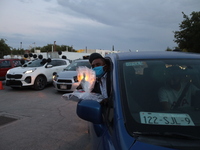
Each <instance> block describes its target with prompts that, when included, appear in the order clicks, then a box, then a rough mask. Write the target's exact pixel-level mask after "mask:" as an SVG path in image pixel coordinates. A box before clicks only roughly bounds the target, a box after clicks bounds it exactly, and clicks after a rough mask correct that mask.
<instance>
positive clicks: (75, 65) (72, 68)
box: [64, 61, 91, 71]
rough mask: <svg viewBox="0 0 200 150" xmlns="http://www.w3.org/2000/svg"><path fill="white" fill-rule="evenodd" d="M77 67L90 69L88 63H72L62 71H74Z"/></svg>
mask: <svg viewBox="0 0 200 150" xmlns="http://www.w3.org/2000/svg"><path fill="white" fill-rule="evenodd" d="M79 66H86V67H88V68H91V65H90V63H89V61H73V62H72V63H71V64H69V65H68V66H67V67H66V68H65V69H64V70H68V71H76V69H77V67H79Z"/></svg>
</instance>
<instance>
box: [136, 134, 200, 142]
mask: <svg viewBox="0 0 200 150" xmlns="http://www.w3.org/2000/svg"><path fill="white" fill-rule="evenodd" d="M133 136H134V137H139V136H162V137H173V138H181V139H189V140H200V137H196V136H192V135H188V134H182V133H178V132H133Z"/></svg>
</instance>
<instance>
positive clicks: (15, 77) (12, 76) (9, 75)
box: [7, 74, 22, 79]
mask: <svg viewBox="0 0 200 150" xmlns="http://www.w3.org/2000/svg"><path fill="white" fill-rule="evenodd" d="M7 78H14V79H21V78H22V75H21V74H7Z"/></svg>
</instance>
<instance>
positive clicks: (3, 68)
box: [0, 60, 12, 79]
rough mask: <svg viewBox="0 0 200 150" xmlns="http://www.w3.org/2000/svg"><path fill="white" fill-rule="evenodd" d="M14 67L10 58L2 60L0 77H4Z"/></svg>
mask: <svg viewBox="0 0 200 150" xmlns="http://www.w3.org/2000/svg"><path fill="white" fill-rule="evenodd" d="M11 68H12V65H11V62H10V60H2V61H1V62H0V78H1V79H4V78H5V75H6V72H7V71H8V70H9V69H11Z"/></svg>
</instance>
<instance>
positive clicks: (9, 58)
mask: <svg viewBox="0 0 200 150" xmlns="http://www.w3.org/2000/svg"><path fill="white" fill-rule="evenodd" d="M0 60H20V59H19V58H4V59H0Z"/></svg>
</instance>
